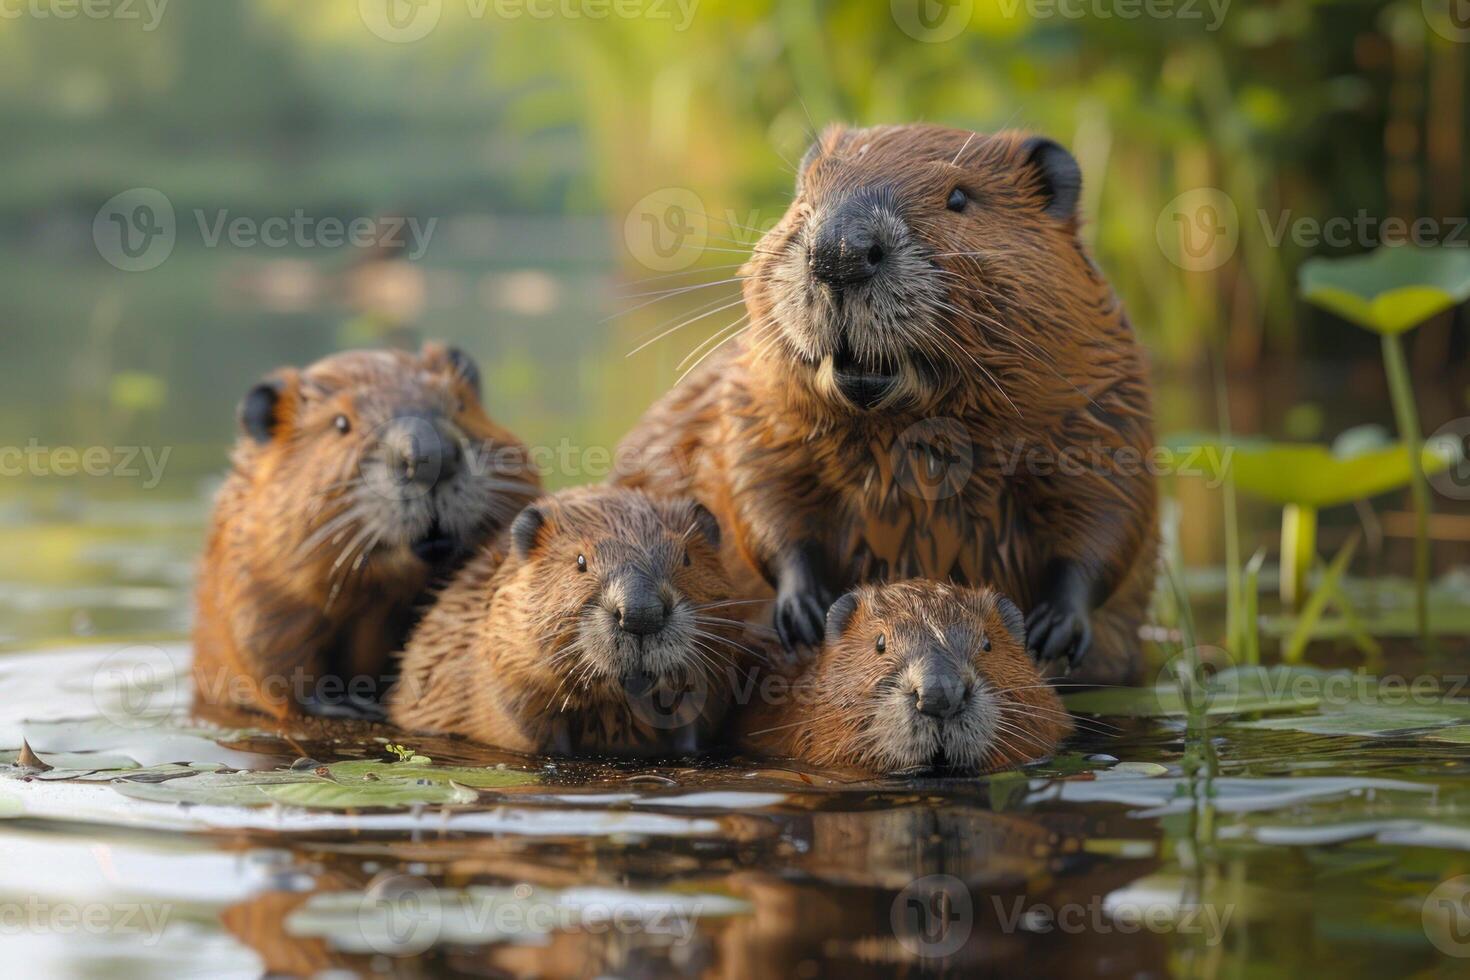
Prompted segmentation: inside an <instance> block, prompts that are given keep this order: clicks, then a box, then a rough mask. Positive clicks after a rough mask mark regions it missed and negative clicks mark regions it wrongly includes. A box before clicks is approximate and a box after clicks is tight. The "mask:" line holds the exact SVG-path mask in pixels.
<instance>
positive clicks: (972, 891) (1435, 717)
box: [0, 507, 1470, 977]
mask: <svg viewBox="0 0 1470 980" xmlns="http://www.w3.org/2000/svg"><path fill="white" fill-rule="evenodd" d="M171 513H172V515H173V517H172V519H171V520H165V519H163V518H162V517H160V516H159V513H158V512H156V511H147V510H136V509H130V508H127V507H120V508H116V509H113V510H108V511H104V512H103V513H101V514H98V513H95V512H91V511H89V512H87V515H86V516H84V517H83V518H81V519H77V520H74V521H72V522H71V523H70V524H69V525H68V526H69V527H70V529H71V530H70V532H69V533H70V534H71V535H72V536H73V540H72V544H71V546H70V548H69V550H67V551H66V552H65V554H64V557H62V558H59V559H57V560H56V561H57V564H56V566H55V567H50V568H46V569H28V570H25V571H19V570H18V569H24V568H26V566H25V564H24V563H23V562H17V563H15V564H12V565H11V566H9V567H10V571H8V572H6V573H5V574H4V575H3V576H0V606H3V607H4V612H5V621H6V622H7V623H8V624H10V625H8V626H7V631H8V632H9V633H10V636H8V637H7V642H8V647H9V648H10V649H11V651H12V652H10V653H5V654H0V691H3V692H4V697H3V699H0V909H3V910H4V914H5V918H4V920H3V921H0V930H3V934H4V947H5V949H6V951H7V952H6V956H7V957H8V958H9V957H23V958H24V960H25V961H26V962H27V963H29V964H31V972H32V973H33V974H36V975H39V971H43V970H44V971H45V972H47V973H50V974H52V975H67V974H93V973H96V972H98V971H105V972H107V973H108V974H109V975H111V976H116V977H123V976H135V975H136V976H167V975H209V976H220V975H236V974H238V975H242V976H254V975H258V974H260V973H261V972H265V971H274V972H287V973H311V972H317V971H322V970H326V969H329V968H333V967H341V968H346V969H349V970H353V971H357V972H361V973H399V974H405V975H414V974H420V973H422V974H429V973H441V972H453V973H465V974H475V975H524V974H530V975H540V976H568V977H572V976H591V975H618V976H663V975H686V976H688V975H720V976H732V977H733V976H822V975H834V974H835V975H844V976H869V975H872V976H892V975H895V974H898V975H903V974H915V973H949V974H953V975H971V974H978V975H985V974H997V975H999V974H1006V975H1010V974H1017V973H1026V974H1035V975H1043V976H1045V975H1061V974H1066V975H1100V976H1130V977H1134V976H1163V975H1183V976H1239V975H1294V974H1297V973H1302V974H1314V975H1315V974H1320V973H1324V972H1329V971H1330V972H1331V973H1332V974H1336V975H1339V976H1381V975H1398V974H1405V973H1417V974H1421V975H1431V974H1434V973H1436V972H1443V973H1444V974H1446V975H1448V974H1450V973H1456V974H1457V975H1459V974H1458V971H1459V970H1462V969H1463V967H1464V964H1465V962H1466V960H1465V959H1463V958H1462V957H1466V956H1470V933H1467V926H1470V917H1467V909H1470V747H1467V742H1466V738H1467V733H1470V727H1467V726H1470V706H1467V705H1466V704H1465V703H1464V700H1463V692H1456V691H1454V690H1453V689H1451V688H1449V687H1448V685H1446V686H1441V687H1437V688H1435V689H1433V690H1430V689H1429V688H1428V687H1426V686H1424V685H1421V686H1420V688H1419V689H1414V690H1413V691H1410V690H1408V689H1400V688H1399V687H1395V686H1391V685H1386V684H1380V683H1375V682H1372V681H1368V680H1364V679H1363V678H1362V677H1361V676H1355V675H1353V674H1351V673H1328V672H1323V671H1315V670H1300V671H1296V672H1283V671H1274V672H1272V673H1270V674H1268V675H1260V676H1258V677H1254V679H1253V680H1247V681H1245V682H1243V683H1239V684H1237V685H1236V686H1233V687H1231V686H1228V685H1227V686H1225V687H1222V688H1220V689H1219V690H1216V691H1214V692H1213V694H1212V698H1213V700H1212V701H1211V704H1210V710H1211V723H1210V725H1209V727H1208V729H1207V732H1206V733H1205V734H1204V735H1203V736H1199V735H1195V734H1191V733H1190V732H1188V731H1187V725H1186V723H1185V721H1184V720H1183V719H1182V718H1179V717H1171V716H1168V715H1164V716H1160V715H1159V714H1158V711H1160V710H1166V709H1167V708H1168V707H1169V704H1168V702H1169V698H1168V697H1167V696H1166V695H1160V696H1157V697H1154V698H1153V704H1152V706H1151V705H1150V703H1149V699H1148V697H1147V696H1145V697H1144V698H1142V699H1140V698H1139V697H1136V696H1124V697H1122V699H1121V700H1119V701H1117V702H1116V703H1113V704H1109V703H1102V704H1100V705H1099V704H1093V705H1091V706H1089V705H1087V704H1086V702H1082V703H1081V704H1080V705H1079V707H1089V708H1090V710H1096V711H1103V712H1107V713H1106V714H1101V715H1091V714H1089V715H1086V716H1084V724H1083V725H1082V731H1080V732H1079V734H1078V736H1077V737H1076V738H1074V739H1073V740H1072V741H1071V742H1070V743H1069V744H1068V746H1067V748H1066V751H1065V753H1064V754H1063V755H1061V756H1059V757H1058V758H1057V759H1054V760H1052V761H1051V762H1048V763H1046V764H1043V765H1039V766H1035V767H1033V768H1031V769H1030V770H1028V771H1026V772H1024V773H1008V774H1002V775H998V776H995V777H991V778H988V779H933V778H928V779H903V780H888V781H877V782H852V781H846V780H843V779H837V778H834V777H833V776H831V775H830V774H823V773H819V772H813V771H804V770H801V769H799V768H794V767H789V766H781V765H773V764H772V763H770V762H761V761H757V760H748V759H715V760H707V761H704V762H702V763H701V764H699V765H697V766H692V765H688V764H685V763H679V762H675V763H670V764H665V765H629V764H612V763H597V762H592V761H589V762H577V763H568V762H557V763H550V762H547V761H546V760H541V759H532V758H526V757H521V756H515V755H510V754H505V753H498V752H495V751H492V750H487V749H484V748H480V747H476V746H473V745H471V744H469V743H465V742H462V741H456V740H448V739H427V738H418V737H409V736H405V735H403V734H402V733H399V732H395V731H391V730H388V729H385V728H378V727H373V726H369V725H365V724H348V723H338V724H335V725H329V724H319V723H312V724H308V725H293V726H288V727H286V728H284V729H274V728H271V727H268V726H265V727H263V726H262V725H261V721H260V719H258V718H249V717H245V718H230V719H212V720H210V721H204V720H201V719H197V718H192V717H190V715H189V712H188V696H189V691H188V684H187V673H186V670H185V668H186V665H187V658H188V650H187V647H186V646H185V645H184V644H182V643H181V642H179V639H178V638H179V637H180V636H181V635H182V631H183V629H184V625H183V624H184V620H185V619H186V617H187V609H188V594H187V588H188V582H189V578H190V575H189V563H190V561H191V560H192V555H193V553H194V549H195V548H196V547H197V534H198V531H197V520H198V518H199V516H200V514H199V511H198V508H195V509H193V510H190V509H187V508H184V509H174V510H173V511H171ZM180 514H182V515H183V516H182V517H180V516H179V515H180ZM21 537H23V535H20V534H18V535H16V536H13V537H12V543H11V545H9V547H12V548H16V547H19V548H21V549H22V550H23V548H24V545H23V543H21V544H16V541H18V540H19V539H20V538H21ZM94 631H98V632H100V633H101V634H102V635H101V636H98V637H96V638H94V639H91V640H88V639H87V634H89V633H92V632H94ZM78 634H82V639H81V640H80V641H79V640H76V639H75V638H76V637H77V635H78ZM56 636H71V637H73V638H74V639H73V641H72V643H71V644H70V645H67V646H45V645H44V644H40V643H39V641H40V640H42V639H44V638H46V637H56ZM102 636H106V637H108V639H105V640H104V639H102ZM118 637H123V639H119V638H118ZM38 645H41V646H42V648H41V649H35V647H37V646H38ZM1422 659H1423V658H1418V657H1414V656H1404V657H1396V658H1391V659H1390V661H1389V662H1388V664H1387V665H1383V666H1382V671H1383V672H1385V673H1387V674H1389V675H1392V676H1395V677H1417V676H1420V675H1423V676H1424V677H1429V676H1431V675H1434V676H1438V675H1442V674H1446V673H1448V671H1447V670H1446V669H1445V668H1444V667H1442V666H1435V665H1432V664H1428V663H1425V662H1421V661H1422ZM1221 676H1225V675H1221ZM1452 683H1453V681H1450V682H1448V684H1452ZM1104 693H1105V694H1108V693H1110V692H1104ZM1113 693H1115V692H1113ZM1140 715H1141V716H1140ZM23 744H24V745H25V746H27V747H28V749H27V750H23V749H22V745H23ZM23 752H24V754H23ZM19 961H20V960H17V962H19Z"/></svg>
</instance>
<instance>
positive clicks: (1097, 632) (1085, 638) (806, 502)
mask: <svg viewBox="0 0 1470 980" xmlns="http://www.w3.org/2000/svg"><path fill="white" fill-rule="evenodd" d="M1080 189H1081V175H1080V172H1079V169H1078V166H1077V163H1076V161H1075V160H1073V158H1072V156H1071V155H1070V154H1068V153H1067V151H1066V150H1064V149H1062V147H1060V146H1058V145H1057V144H1056V143H1054V142H1052V141H1051V140H1048V139H1044V138H1040V137H1034V136H1026V135H1022V134H1018V133H1011V132H1003V133H996V134H993V135H981V134H977V133H970V132H964V131H961V130H955V129H948V128H944V127H941V126H933V125H912V126H881V127H876V128H872V129H856V130H850V129H843V128H834V129H829V130H828V131H827V132H826V133H825V134H823V136H822V137H821V139H820V140H819V141H818V142H817V144H816V145H815V146H813V147H812V149H811V150H810V151H809V152H808V153H807V156H806V158H805V159H804V160H803V162H802V165H801V168H800V173H799V175H798V178H797V186H796V199H795V201H794V202H793V203H792V204H791V206H790V208H789V209H788V210H787V212H786V214H785V216H784V217H783V218H782V219H781V221H780V223H779V224H777V225H776V226H775V227H774V228H773V229H771V231H770V232H768V233H767V234H766V235H765V236H764V237H763V238H762V239H761V241H760V243H759V244H758V245H757V246H756V248H755V250H754V254H753V255H752V257H751V259H750V261H749V262H748V263H747V264H746V266H745V267H744V270H743V273H742V274H743V275H744V277H745V283H744V292H745V302H746V305H747V307H748V308H749V313H750V316H751V325H750V327H749V328H748V329H747V330H746V331H745V332H744V333H743V335H741V336H740V337H739V338H738V339H736V340H734V341H733V342H731V343H730V344H728V345H726V346H725V347H724V348H723V349H722V350H721V351H720V352H719V353H717V354H716V355H714V356H712V357H710V358H709V359H708V360H707V361H706V363H705V364H704V365H702V366H701V367H700V368H699V369H698V370H696V371H695V372H694V373H693V374H691V375H690V376H689V377H688V378H686V379H685V381H684V382H683V383H682V384H680V385H679V386H677V387H676V388H675V389H674V390H673V391H671V392H670V393H669V394H668V395H666V396H665V397H664V398H663V399H662V400H661V401H659V402H658V403H656V404H655V405H654V406H653V408H652V409H650V410H649V412H648V414H647V415H646V416H645V418H644V420H643V421H642V423H641V424H640V425H639V426H638V427H637V428H636V429H635V430H634V431H633V432H632V433H631V434H630V435H629V436H628V437H627V439H626V440H625V442H624V444H623V446H622V447H621V448H620V451H619V452H620V457H619V458H620V460H621V465H622V466H623V467H624V469H623V472H622V473H621V476H620V479H621V480H622V481H623V482H625V483H627V484H629V485H632V486H643V487H648V488H650V489H654V490H656V491H658V492H664V493H687V494H691V495H693V496H694V497H695V498H696V499H698V500H700V501H701V502H703V503H704V504H706V505H707V506H709V507H710V508H711V509H712V510H714V512H715V513H716V514H717V515H718V516H719V517H720V519H721V521H722V522H723V523H725V524H726V526H727V527H728V528H729V529H730V530H731V532H732V533H731V534H729V535H728V537H729V538H730V542H731V550H732V551H734V552H738V554H739V556H740V557H741V558H743V560H744V562H745V563H746V564H747V565H748V566H749V568H751V569H754V570H755V571H757V572H759V573H760V575H761V576H763V577H764V578H765V580H766V581H767V582H768V583H769V584H770V585H771V586H772V587H774V589H775V591H776V608H775V625H776V627H777V629H778V631H779V632H780V634H781V636H782V639H783V640H784V642H785V643H786V644H787V645H788V646H803V645H813V644H815V643H817V641H818V640H819V639H820V637H821V634H822V623H823V612H824V610H825V609H826V608H827V605H828V603H830V602H831V600H832V599H833V598H835V596H837V595H838V594H839V593H840V592H841V591H842V590H844V589H846V588H848V587H849V586H851V585H852V584H854V583H859V582H868V581H887V580H894V579H902V578H908V577H915V576H925V577H932V578H940V579H950V580H953V581H955V582H959V583H966V584H975V585H979V584H982V583H983V584H986V585H991V586H994V587H995V588H997V589H999V590H1000V591H1002V592H1004V593H1005V594H1007V595H1011V596H1013V597H1015V599H1016V601H1017V602H1019V603H1020V605H1021V607H1022V608H1023V609H1025V610H1026V613H1027V626H1028V633H1029V636H1030V649H1031V651H1032V653H1033V654H1034V655H1035V656H1037V657H1038V658H1039V659H1042V660H1045V661H1053V662H1052V663H1048V664H1047V666H1048V669H1049V670H1051V669H1053V668H1059V667H1063V666H1070V665H1071V664H1076V665H1077V667H1078V669H1077V671H1076V673H1075V674H1074V675H1073V679H1074V680H1078V681H1090V682H1097V683H1104V682H1107V683H1114V682H1123V681H1128V680H1132V679H1134V678H1135V677H1136V675H1137V673H1138V670H1139V667H1140V660H1141V657H1140V653H1139V648H1138V637H1137V634H1138V627H1139V625H1140V623H1141V621H1142V619H1143V616H1144V613H1145V609H1146V606H1147V603H1148V599H1149V594H1150V591H1151V586H1152V582H1153V578H1154V572H1155V557H1156V552H1157V527H1156V519H1155V510H1156V496H1155V493H1156V492H1155V486H1154V480H1153V477H1152V475H1151V474H1150V472H1149V470H1148V466H1147V464H1148V454H1149V452H1150V450H1151V448H1152V444H1153V443H1152V434H1151V422H1150V408H1149V387H1148V383H1147V380H1146V364H1145V357H1144V353H1143V351H1142V350H1141V349H1140V347H1139V345H1138V343H1137V342H1136V340H1135V339H1134V336H1133V331H1132V329H1131V327H1130V326H1129V323H1128V319H1127V317H1126V316H1125V314H1124V312H1123V309H1122V307H1121V306H1120V304H1119V302H1118V300H1117V298H1116V297H1115V296H1114V294H1113V290H1112V289H1111V287H1110V286H1109V285H1108V283H1107V281H1106V280H1105V279H1104V278H1103V276H1102V274H1101V272H1099V271H1098V269H1097V267H1096V266H1095V265H1094V264H1093V263H1092V261H1091V259H1090V258H1089V257H1088V255H1087V252H1086V250H1085V249H1084V247H1083V245H1082V243H1081V241H1080V240H1079V238H1078V223H1079V218H1078V214H1077V207H1078V197H1079V194H1080ZM1059 658H1067V661H1068V663H1067V664H1063V663H1062V661H1061V660H1060V659H1059Z"/></svg>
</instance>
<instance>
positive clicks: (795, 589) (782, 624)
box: [776, 583, 831, 653]
mask: <svg viewBox="0 0 1470 980" xmlns="http://www.w3.org/2000/svg"><path fill="white" fill-rule="evenodd" d="M829 605H831V603H830V602H828V601H826V599H825V597H823V596H822V595H821V594H820V593H819V592H818V591H817V590H816V589H813V588H810V587H809V586H807V584H806V583H801V584H800V585H792V586H789V587H788V586H787V585H785V584H783V585H782V586H781V589H780V591H779V592H778V593H777V595H776V635H777V636H779V637H780V638H781V645H782V646H783V647H785V648H786V652H787V653H799V652H800V651H801V650H803V649H807V650H810V649H813V648H815V647H816V646H817V645H819V644H820V643H821V642H822V631H823V630H824V629H825V628H826V624H827V607H828V606H829Z"/></svg>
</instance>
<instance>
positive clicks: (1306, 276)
mask: <svg viewBox="0 0 1470 980" xmlns="http://www.w3.org/2000/svg"><path fill="white" fill-rule="evenodd" d="M1299 287H1300V290H1301V295H1302V298H1303V299H1305V300H1307V301H1308V302H1310V303H1314V304H1316V305H1317V306H1320V307H1322V308H1323V309H1325V310H1330V311H1331V312H1333V313H1336V314H1337V315H1338V316H1341V317H1342V318H1343V319H1345V320H1349V321H1351V322H1353V323H1355V324H1357V325H1358V326H1360V327H1363V328H1364V329H1367V330H1372V331H1373V332H1375V333H1379V334H1398V333H1403V332H1404V331H1406V330H1409V329H1411V328H1413V327H1415V326H1418V325H1419V324H1420V323H1423V322H1424V321H1425V320H1427V319H1429V318H1430V317H1432V316H1434V315H1435V314H1436V313H1439V312H1442V311H1444V310H1447V309H1450V308H1452V307H1454V306H1457V305H1459V304H1460V303H1463V302H1465V300H1467V299H1470V250H1467V249H1463V248H1444V247H1438V248H1420V247H1418V246H1412V245H1399V246H1385V247H1382V248H1379V249H1376V250H1374V251H1373V252H1370V253H1369V254H1367V255H1359V256H1354V257H1352V258H1345V259H1328V258H1314V259H1309V260H1308V261H1307V262H1305V263H1304V264H1303V265H1302V268H1301V273H1300V277H1299Z"/></svg>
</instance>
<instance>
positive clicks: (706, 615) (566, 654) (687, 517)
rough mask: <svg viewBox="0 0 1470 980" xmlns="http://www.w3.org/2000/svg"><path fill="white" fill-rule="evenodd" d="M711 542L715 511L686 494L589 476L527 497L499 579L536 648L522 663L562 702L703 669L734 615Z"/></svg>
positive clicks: (724, 651)
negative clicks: (671, 495)
mask: <svg viewBox="0 0 1470 980" xmlns="http://www.w3.org/2000/svg"><path fill="white" fill-rule="evenodd" d="M719 542H720V528H719V524H718V523H717V522H716V521H715V518H714V516H713V515H712V514H710V512H709V511H708V510H706V509H705V508H704V507H702V506H700V505H699V504H697V503H694V502H693V501H692V500H688V499H655V498H652V497H649V496H646V495H645V494H643V493H641V492H640V491H636V490H624V489H618V488H614V487H587V488H581V489H576V490H569V491H563V492H562V493H559V494H556V495H554V496H551V497H547V498H544V499H543V500H540V501H538V502H536V503H535V504H532V505H531V506H529V507H527V508H526V509H525V510H523V511H522V512H521V513H520V515H519V516H518V517H517V518H516V519H515V522H514V523H513V524H512V525H511V531H510V548H511V555H510V558H509V561H511V562H513V563H515V565H516V566H518V567H515V568H513V570H512V572H511V574H512V575H513V578H512V580H511V584H510V585H509V586H508V587H509V588H512V589H514V591H515V595H516V601H517V603H518V604H519V605H520V607H521V608H520V609H519V610H518V612H519V614H520V617H521V622H522V623H524V624H525V625H526V626H527V631H528V632H529V633H530V634H531V639H532V640H533V642H532V644H531V647H532V648H533V649H534V650H536V651H537V654H536V662H535V663H534V664H526V665H524V666H526V667H528V668H530V669H533V670H535V671H537V672H538V673H539V674H541V675H544V676H543V678H542V680H543V682H544V683H543V686H545V684H550V685H551V686H553V687H555V688H557V689H558V690H559V691H560V694H561V696H562V697H559V698H558V701H559V702H562V704H561V706H563V707H564V706H565V705H566V704H571V705H589V704H594V703H602V702H605V701H607V700H608V699H614V700H616V699H622V698H625V697H626V696H628V695H630V694H632V695H639V696H641V695H644V694H646V693H647V692H648V690H649V688H650V687H651V686H652V687H658V686H662V685H667V686H669V688H670V689H671V690H673V689H679V690H683V689H684V688H685V687H686V686H688V685H690V684H692V683H695V682H697V681H698V680H699V679H700V678H702V679H703V680H705V681H708V680H709V679H711V678H713V677H714V676H715V670H716V668H717V667H721V666H723V664H725V663H726V662H728V660H729V649H728V647H729V642H728V641H727V639H726V636H727V634H728V627H729V625H730V624H731V622H732V621H731V620H730V619H729V618H728V615H726V614H724V613H725V612H726V611H725V610H724V608H723V607H726V606H729V605H730V601H729V596H730V593H731V585H730V582H729V580H728V578H727V577H726V575H725V573H724V571H723V568H722V566H721V564H720V557H719ZM505 587H507V586H502V588H505ZM563 697H564V698H565V699H566V700H565V701H564V702H563V701H562V698H563Z"/></svg>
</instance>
